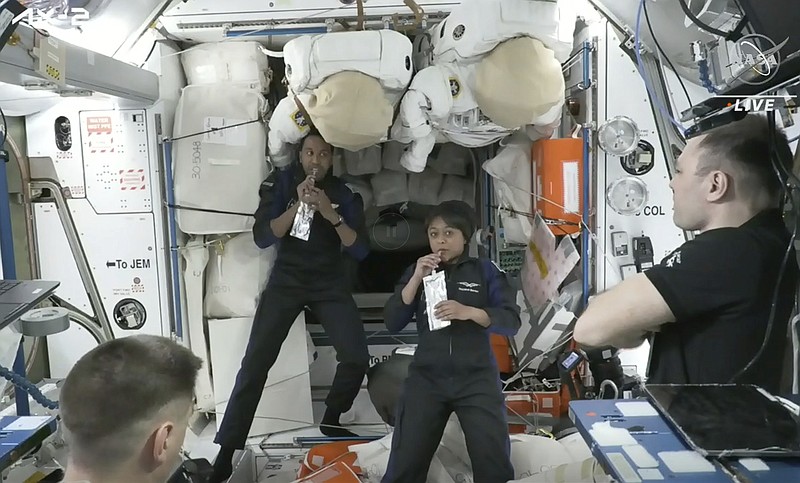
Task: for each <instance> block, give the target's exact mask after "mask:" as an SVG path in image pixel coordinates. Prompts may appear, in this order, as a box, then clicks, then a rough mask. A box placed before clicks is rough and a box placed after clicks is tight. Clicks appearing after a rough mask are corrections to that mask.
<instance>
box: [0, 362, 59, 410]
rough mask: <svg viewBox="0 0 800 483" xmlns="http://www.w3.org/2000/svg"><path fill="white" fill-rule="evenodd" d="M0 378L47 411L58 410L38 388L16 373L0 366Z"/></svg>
mask: <svg viewBox="0 0 800 483" xmlns="http://www.w3.org/2000/svg"><path fill="white" fill-rule="evenodd" d="M0 376H3V377H4V378H5V379H7V380H9V381H11V383H12V384H14V385H15V386H17V387H18V388H20V389H22V390H24V391H25V392H27V393H28V394H30V395H31V396H32V397H33V400H34V401H36V402H37V403H39V404H41V405H42V406H44V407H46V408H47V409H58V403H57V402H55V401H51V400H50V399H47V398H46V397H45V396H44V394H42V391H40V390H39V388H38V387H36V386H34V385H33V383H32V382H31V381H29V380H27V379H25V378H24V377H22V376H20V375H19V374H17V373H16V372H14V371H10V370H8V369H7V368H5V367H3V366H0Z"/></svg>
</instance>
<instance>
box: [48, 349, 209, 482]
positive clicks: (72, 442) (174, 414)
mask: <svg viewBox="0 0 800 483" xmlns="http://www.w3.org/2000/svg"><path fill="white" fill-rule="evenodd" d="M201 365H202V362H201V360H200V359H199V358H198V357H196V356H195V355H194V354H192V352H191V351H190V350H189V349H187V348H185V347H183V346H181V345H180V344H178V343H176V342H173V341H172V340H170V339H167V338H164V337H157V336H150V335H139V336H132V337H125V338H121V339H115V340H112V341H110V342H106V343H103V344H101V345H99V346H98V347H96V348H94V349H92V350H91V351H90V352H88V353H87V354H86V355H84V356H83V357H81V358H80V360H78V362H77V363H76V364H75V366H74V367H73V368H72V370H71V371H70V372H69V374H68V375H67V378H66V380H65V381H64V385H63V388H62V390H61V396H60V400H59V405H60V410H61V418H62V429H63V432H64V438H65V440H66V442H67V445H68V446H69V452H70V459H69V463H68V465H67V472H66V478H65V479H64V481H65V482H85V481H88V482H91V483H127V482H136V483H164V482H165V481H167V479H168V478H169V477H170V476H171V475H172V474H173V473H174V472H175V470H176V469H177V468H178V466H180V462H181V458H180V450H181V446H182V445H183V440H184V437H185V436H186V429H187V426H188V424H189V417H190V415H191V412H192V407H193V398H194V388H195V380H196V378H197V373H198V371H199V369H200V367H201Z"/></svg>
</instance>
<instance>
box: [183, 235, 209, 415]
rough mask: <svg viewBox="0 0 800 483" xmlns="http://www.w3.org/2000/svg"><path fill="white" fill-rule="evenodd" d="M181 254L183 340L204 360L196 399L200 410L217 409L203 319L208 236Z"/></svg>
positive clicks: (196, 239) (191, 243)
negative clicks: (183, 262) (183, 309)
mask: <svg viewBox="0 0 800 483" xmlns="http://www.w3.org/2000/svg"><path fill="white" fill-rule="evenodd" d="M180 254H181V255H182V256H183V259H184V261H185V267H186V268H184V271H183V289H184V290H185V295H186V319H187V320H186V322H185V323H184V327H185V331H184V335H183V336H184V340H186V338H187V337H188V340H189V348H190V349H191V350H192V353H193V354H194V355H196V356H197V357H199V358H200V359H201V360H202V361H203V367H202V369H200V373H199V374H198V376H197V385H196V386H195V390H194V392H195V396H196V397H197V409H199V410H200V411H213V410H214V388H213V386H212V385H211V373H210V369H211V368H210V364H209V363H208V350H207V348H206V331H205V319H204V318H203V278H204V277H203V275H204V274H205V270H206V267H207V265H208V248H207V247H206V245H205V237H202V236H199V237H192V238H191V239H190V240H189V241H188V242H187V243H186V245H185V246H184V247H183V250H180Z"/></svg>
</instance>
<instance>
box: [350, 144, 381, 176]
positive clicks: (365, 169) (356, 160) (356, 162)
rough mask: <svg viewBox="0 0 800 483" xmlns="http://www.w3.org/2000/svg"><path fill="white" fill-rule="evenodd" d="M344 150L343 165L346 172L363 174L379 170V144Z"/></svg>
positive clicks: (354, 174)
mask: <svg viewBox="0 0 800 483" xmlns="http://www.w3.org/2000/svg"><path fill="white" fill-rule="evenodd" d="M343 151H344V165H345V171H346V172H347V174H350V175H353V176H363V175H365V174H375V173H377V172H378V171H380V170H381V146H380V145H379V144H376V145H375V146H370V147H368V148H365V149H362V150H361V151H356V152H353V151H348V150H346V149H345V150H343Z"/></svg>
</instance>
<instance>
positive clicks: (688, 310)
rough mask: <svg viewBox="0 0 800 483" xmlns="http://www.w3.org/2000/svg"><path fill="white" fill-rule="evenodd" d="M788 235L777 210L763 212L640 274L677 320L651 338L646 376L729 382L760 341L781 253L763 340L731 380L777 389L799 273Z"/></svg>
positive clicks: (684, 247) (667, 381)
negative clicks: (760, 351)
mask: <svg viewBox="0 0 800 483" xmlns="http://www.w3.org/2000/svg"><path fill="white" fill-rule="evenodd" d="M789 240H790V237H789V234H788V233H787V230H786V227H785V225H784V223H783V220H782V218H781V214H780V212H779V211H778V210H770V211H765V212H762V213H760V214H758V215H756V216H755V217H753V218H752V219H751V220H750V221H748V222H746V223H745V224H743V225H742V226H740V227H737V228H719V229H715V230H709V231H707V232H704V233H702V234H700V235H698V236H697V237H695V239H694V240H691V241H689V242H686V243H684V244H683V245H682V246H681V247H680V248H678V249H677V250H675V251H674V252H672V253H671V254H670V255H668V256H667V257H666V258H664V260H662V261H661V263H660V264H659V265H656V266H655V267H653V268H651V269H650V270H648V271H646V272H645V275H646V276H647V278H648V279H649V280H650V281H651V282H652V283H653V285H654V286H655V287H656V289H657V290H658V291H659V293H661V296H662V297H664V300H665V301H666V303H667V305H669V307H670V309H671V310H672V313H673V314H674V315H675V318H676V321H675V322H674V323H669V324H664V325H662V326H661V330H660V331H659V332H658V333H656V334H655V335H654V337H653V340H652V349H651V359H650V367H649V370H648V382H650V383H654V384H709V383H719V384H724V383H729V382H731V379H732V378H733V377H734V376H735V375H736V374H737V373H738V372H739V371H740V370H742V369H743V368H744V367H745V366H746V365H747V364H748V363H749V362H750V360H751V359H752V358H753V356H755V355H756V353H757V352H758V350H759V349H760V347H761V345H762V343H763V341H764V339H765V336H766V329H767V325H768V321H769V319H770V311H771V308H772V302H773V296H774V295H775V289H776V286H777V282H778V275H779V272H780V270H781V265H782V264H783V263H784V259H785V260H786V268H785V269H784V273H783V277H782V282H781V284H780V287H779V288H778V297H777V303H776V307H775V320H774V321H773V325H772V329H771V331H770V337H769V342H768V345H767V347H766V349H765V350H764V352H763V353H762V355H761V356H760V357H759V359H758V360H757V361H756V363H755V364H754V365H753V366H752V367H751V369H750V370H748V371H747V373H746V374H744V375H742V376H741V377H739V379H737V381H736V382H739V383H752V384H758V385H760V386H762V387H764V389H766V390H769V391H775V392H777V391H778V390H779V387H780V380H781V372H782V371H781V369H782V365H783V357H784V351H785V350H786V343H787V331H788V324H789V319H790V318H791V312H792V308H793V307H794V300H795V290H796V287H797V278H798V267H797V257H796V255H795V251H794V247H792V248H789ZM787 249H789V253H788V256H787Z"/></svg>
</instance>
